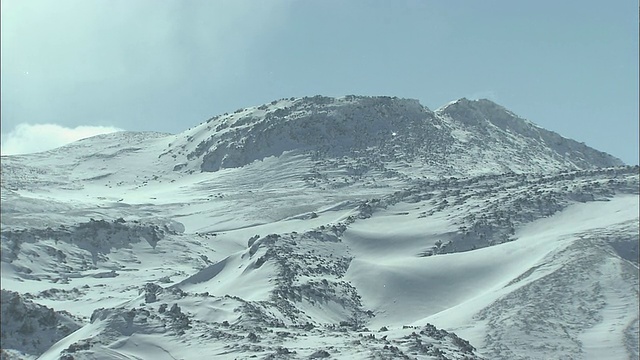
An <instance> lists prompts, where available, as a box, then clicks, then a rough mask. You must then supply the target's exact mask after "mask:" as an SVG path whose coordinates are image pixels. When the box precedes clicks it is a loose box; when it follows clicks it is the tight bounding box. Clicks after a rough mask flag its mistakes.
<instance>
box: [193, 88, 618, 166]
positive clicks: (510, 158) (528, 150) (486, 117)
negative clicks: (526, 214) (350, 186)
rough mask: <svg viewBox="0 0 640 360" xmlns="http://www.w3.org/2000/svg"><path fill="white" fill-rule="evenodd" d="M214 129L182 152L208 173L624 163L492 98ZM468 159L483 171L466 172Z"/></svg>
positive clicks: (294, 110)
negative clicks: (253, 167)
mask: <svg viewBox="0 0 640 360" xmlns="http://www.w3.org/2000/svg"><path fill="white" fill-rule="evenodd" d="M213 125H216V126H215V131H209V130H207V131H200V132H199V133H198V134H199V135H198V136H193V135H190V136H189V139H191V140H190V141H192V142H194V141H196V143H195V144H194V145H195V146H194V145H191V144H183V145H182V146H183V147H184V148H186V149H189V148H190V149H191V151H190V152H189V154H188V156H187V160H188V161H195V160H196V159H200V160H198V161H199V163H200V166H199V167H200V169H201V170H202V171H206V172H210V171H217V170H219V169H223V168H237V167H241V166H244V165H247V164H250V163H252V162H254V161H258V160H263V159H265V158H268V157H271V156H276V157H279V156H281V155H282V154H284V153H289V152H295V153H299V154H315V155H314V156H315V157H318V156H319V157H321V158H325V159H327V158H333V159H337V158H342V157H348V158H353V159H354V161H356V162H371V161H375V162H377V163H380V164H387V165H389V164H390V163H393V162H404V163H411V164H413V165H412V166H417V167H419V168H421V169H423V170H424V171H425V172H427V173H438V174H439V173H442V172H443V171H444V172H451V171H453V172H455V173H456V174H457V171H461V172H462V173H465V172H466V171H473V172H478V171H485V172H504V171H515V172H528V171H535V172H541V171H542V172H544V171H550V170H560V169H567V168H569V169H586V168H593V167H607V166H617V165H621V164H622V162H620V161H619V160H618V159H615V158H613V157H611V156H609V155H607V154H604V153H602V152H599V151H597V150H594V149H591V148H588V147H586V146H584V145H582V144H580V143H577V142H575V141H573V140H570V139H566V138H563V137H561V136H560V135H558V134H556V133H553V132H550V131H547V130H544V129H542V128H540V127H538V126H536V125H534V124H532V123H531V122H529V121H527V120H524V119H522V118H520V117H518V116H517V115H515V114H514V113H512V112H511V111H509V110H507V109H505V108H504V107H502V106H500V105H498V104H496V103H494V102H493V101H491V100H488V99H479V100H469V99H467V98H462V99H458V100H456V101H453V102H451V103H449V104H447V105H445V106H443V107H441V108H439V109H438V110H436V111H435V112H433V111H431V110H429V109H428V108H426V107H425V106H422V105H421V104H420V102H419V101H418V100H415V99H403V98H398V97H390V96H356V95H346V96H343V97H338V98H334V97H327V96H321V95H316V96H311V97H302V98H289V99H281V100H279V101H273V102H271V103H270V104H264V105H261V106H258V107H252V108H247V109H241V110H238V111H236V112H235V113H234V114H230V115H228V114H227V115H226V116H223V117H219V118H216V121H215V123H213V124H209V125H207V129H212V127H213ZM201 130H202V129H201ZM470 154H476V155H474V156H471V155H470ZM472 157H474V158H475V159H476V161H481V162H482V166H479V165H480V163H474V164H471V163H469V164H467V163H468V162H469V160H468V159H470V158H472ZM372 159H375V160H372ZM534 159H536V160H535V161H534ZM381 166H382V165H381ZM453 169H459V170H453Z"/></svg>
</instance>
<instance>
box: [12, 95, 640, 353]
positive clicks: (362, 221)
mask: <svg viewBox="0 0 640 360" xmlns="http://www.w3.org/2000/svg"><path fill="white" fill-rule="evenodd" d="M494 105H495V104H492V103H491V104H487V103H484V102H483V101H479V102H478V101H477V102H469V101H468V100H466V99H461V100H459V101H457V102H452V103H450V104H448V105H447V106H445V107H442V108H440V109H438V110H437V111H436V112H435V113H433V112H430V111H429V110H428V109H426V108H423V107H421V106H420V105H419V104H418V103H417V102H415V101H411V100H404V99H395V98H383V99H378V98H363V97H351V96H347V97H343V98H338V99H331V98H323V97H320V98H318V97H314V98H303V99H300V98H297V99H296V98H292V99H283V100H280V101H275V102H273V103H271V104H267V105H263V106H259V107H253V108H248V109H241V110H239V111H237V112H236V113H234V114H228V115H223V116H219V117H215V118H213V119H211V120H209V121H208V122H205V123H203V124H201V125H199V126H197V127H195V128H192V129H190V130H187V131H185V132H184V133H181V134H177V135H170V134H160V133H131V132H121V133H113V134H107V135H101V136H97V137H94V138H89V139H85V140H81V141H78V142H76V143H73V144H71V145H68V146H65V147H63V148H60V149H56V150H53V151H49V152H44V153H39V154H32V155H19V156H8V157H6V156H3V157H2V193H1V196H2V263H1V265H2V289H3V290H10V291H14V292H17V293H19V294H20V296H21V297H22V300H20V301H26V302H25V303H26V304H31V305H28V306H27V308H33V309H36V305H38V306H42V307H38V308H37V309H39V310H37V311H38V314H41V313H42V314H47V313H48V312H47V311H49V310H46V308H45V307H47V308H50V309H53V310H55V311H57V313H56V314H62V315H60V316H62V317H61V318H64V319H75V320H73V321H75V323H76V324H77V325H78V326H79V327H80V328H79V330H77V331H74V332H73V333H71V334H70V335H68V336H65V337H60V338H55V337H54V335H50V336H51V338H49V339H48V340H52V341H58V340H59V341H58V342H57V343H56V344H55V345H53V346H51V347H50V348H48V349H47V350H46V351H44V352H42V350H41V348H39V347H38V346H37V345H36V343H35V338H33V339H31V338H29V334H30V333H29V328H28V327H23V328H21V329H23V332H16V331H13V332H12V333H11V334H10V335H9V333H5V325H6V324H5V322H4V321H5V320H4V318H3V330H2V332H3V336H9V337H10V338H11V342H10V343H11V344H12V345H11V346H12V347H6V346H5V345H4V344H5V340H4V337H3V346H2V349H3V350H2V351H3V356H6V357H7V358H14V357H15V358H35V357H38V356H40V357H39V358H41V359H59V358H60V357H61V356H65V355H70V356H73V357H74V358H75V359H85V358H86V359H147V358H157V359H208V358H229V359H235V358H248V357H250V356H257V357H258V358H265V357H269V356H271V358H322V357H328V356H330V357H331V358H341V359H369V358H400V357H402V356H407V357H409V358H420V359H436V358H439V356H441V355H440V354H444V355H445V356H447V358H451V359H462V358H464V357H465V356H467V357H468V358H478V359H479V358H486V359H550V358H563V359H565V358H566V359H571V358H574V359H603V358H607V359H629V358H637V356H638V339H637V338H638V317H639V315H638V305H639V304H638V261H637V256H638V254H637V251H638V250H637V249H638V220H639V219H638V213H639V211H640V209H639V205H638V203H639V201H638V169H637V167H612V168H604V169H601V168H598V167H599V166H600V165H601V163H600V161H612V163H611V164H616V163H615V161H614V160H611V159H613V158H610V159H609V158H607V157H598V159H597V160H594V159H595V157H597V156H600V155H597V152H595V150H593V151H594V153H593V154H596V155H593V157H592V158H590V157H589V156H586V155H585V157H583V158H577V157H573V158H571V157H569V158H562V159H561V158H560V157H559V156H560V155H557V154H558V153H557V151H556V150H555V149H554V148H553V147H551V146H548V147H545V146H546V145H545V141H547V140H548V141H551V140H549V139H551V137H552V135H548V134H546V133H542V132H543V131H546V130H544V129H540V128H537V127H535V126H533V127H527V126H528V125H527V126H525V125H522V123H517V124H515V123H507V125H505V123H504V121H506V120H505V117H507V118H508V119H512V118H513V117H514V116H515V115H513V114H512V113H510V112H508V111H506V110H504V109H503V110H504V111H506V115H504V114H503V115H500V116H498V115H495V114H497V112H498V110H499V109H498V110H496V109H497V108H496V106H497V105H495V106H494ZM363 109H364V110H363ZM367 109H369V110H367ZM371 109H374V110H375V111H373V110H371ZM500 109H501V108H500ZM277 111H280V112H279V113H278V112H277ZM372 111H373V112H376V113H380V114H382V115H380V116H381V119H382V120H379V119H378V120H371V121H372V122H373V125H372V127H373V130H372V129H371V128H366V129H365V128H362V126H365V125H366V121H369V120H367V119H369V118H370V117H371V116H373V115H371V114H373V112H372ZM478 111H479V112H480V113H481V114H482V116H488V118H487V120H486V121H487V123H482V122H480V123H478V122H477V121H479V120H478V119H480V118H481V117H478V116H480V115H478ZM386 112H388V113H390V114H397V113H402V114H405V115H406V117H407V118H411V117H416V119H418V115H417V114H427V115H425V116H426V117H425V118H424V119H431V120H429V121H433V122H435V123H437V124H436V125H437V126H436V127H435V128H434V129H437V128H442V129H445V130H446V131H444V130H443V131H444V132H443V134H445V133H446V134H451V137H452V139H453V140H452V141H453V142H452V143H451V144H450V147H447V150H446V151H449V152H451V153H441V154H439V155H441V158H439V157H437V156H436V155H438V154H431V153H430V154H429V155H428V156H427V155H426V153H422V154H419V153H418V154H416V153H411V151H410V149H409V148H403V147H402V145H401V144H400V143H394V142H393V141H399V142H408V141H413V140H410V139H413V138H418V140H419V141H423V140H424V139H423V138H421V137H420V135H419V134H418V133H417V132H416V133H411V131H418V130H417V129H413V130H411V131H409V130H407V129H403V128H402V127H398V126H396V124H393V123H392V124H389V123H387V122H385V121H386V120H385V119H387V118H385V117H384V116H385V115H384V114H385V113H386ZM268 114H275V115H268ZM319 114H320V115H319ZM322 114H329V115H327V116H326V117H323V116H324V115H322ZM461 114H462V115H461ZM469 114H471V115H469ZM500 114H502V113H500ZM463 115H464V117H461V116H463ZM269 116H271V117H269ZM309 116H310V119H311V120H313V121H315V122H305V121H306V120H304V119H306V118H305V117H309ZM420 116H422V115H420ZM492 116H495V117H492ZM301 119H302V120H301ZM331 119H334V120H335V119H337V120H336V121H339V122H341V124H342V125H340V126H339V127H338V128H333V127H331V126H330V124H331V122H330V120H331ZM420 119H422V118H420ZM365 120H366V121H365ZM520 120H521V119H520ZM416 121H417V120H416ZM420 121H423V120H420ZM424 121H427V120H424ZM508 121H512V120H508ZM513 121H515V120H513ZM283 123H284V124H290V125H291V128H290V129H289V128H286V127H285V128H282V127H281V126H282V124H283ZM318 124H324V125H322V126H326V127H324V128H315V130H314V131H322V132H326V137H319V138H318V139H329V140H330V141H329V140H328V141H329V143H324V142H322V141H324V140H322V141H318V142H317V143H309V142H306V143H305V142H304V141H302V140H300V138H297V136H302V135H303V134H306V133H305V132H304V131H303V130H301V129H306V128H307V127H308V126H316V125H318ZM363 124H364V125H363ZM403 124H405V125H406V123H403ZM478 124H484V125H478ZM514 124H515V125H514ZM318 126H320V125H318ZM434 126H435V125H434ZM479 126H482V128H481V129H480V128H479ZM365 127H366V126H365ZM272 128H273V129H276V130H277V131H276V132H275V135H274V134H272V135H273V137H271V138H260V136H261V135H260V134H267V133H268V132H269V131H271V130H269V129H272ZM353 129H355V130H356V131H360V132H361V133H362V134H365V133H366V134H368V135H367V136H369V135H371V134H376V135H375V136H380V138H376V139H378V140H375V141H381V140H380V139H382V138H383V137H385V136H388V138H389V141H390V143H389V144H386V143H380V142H378V143H375V142H373V141H374V140H371V139H370V141H372V142H371V143H369V144H363V143H359V142H360V141H364V140H365V139H364V138H361V137H358V136H355V135H353V134H351V133H350V131H352V130H353ZM305 131H306V130H305ZM434 131H435V130H434ZM387 133H388V134H387ZM529 133H531V134H533V133H535V134H542V135H531V136H532V137H527V136H529V135H530V134H529ZM392 134H397V135H392ZM523 134H525V135H526V136H525V135H523ZM556 135H557V134H556ZM371 136H373V135H371ZM443 136H444V135H443ZM545 136H546V138H545ZM336 137H338V138H340V137H342V138H341V139H342V140H341V141H343V142H344V141H347V142H351V144H350V145H349V146H346V147H345V149H350V150H349V151H342V150H340V151H338V152H336V153H332V152H331V151H333V150H336V148H333V149H329V150H328V152H327V153H325V152H321V151H316V150H317V149H320V148H321V147H323V146H325V145H327V144H329V145H331V144H333V143H331V141H332V140H331V139H334V138H336ZM542 138H544V139H546V140H542V141H540V139H542ZM394 139H396V140H394ZM487 139H491V140H490V141H489V140H487ZM565 140H566V139H565ZM305 141H306V140H305ZM314 141H315V140H314ZM482 141H489V142H490V143H494V144H499V145H496V146H504V151H501V150H495V149H502V148H501V147H496V148H494V150H491V148H479V147H478V148H476V150H474V151H477V153H475V154H476V155H478V157H475V155H474V153H473V152H466V153H465V152H462V151H459V149H461V148H463V147H464V146H463V145H462V144H467V146H469V147H470V148H472V147H473V146H476V145H474V144H479V143H481V142H482ZM562 141H564V140H562ZM567 141H568V140H567ZM534 143H535V146H534V145H532V144H534ZM199 144H203V145H201V147H200V150H202V151H201V152H199V151H198V145H199ZM216 144H218V145H216ZM514 144H520V145H517V146H520V147H521V148H522V149H530V150H531V154H529V155H526V157H524V155H522V154H523V153H521V152H520V150H517V146H516V145H514ZM563 144H564V143H563ZM567 144H569V143H567ZM205 145H206V146H205ZM216 146H218V147H216ZM314 146H317V147H318V148H313V147H314ZM332 146H333V145H332ZM558 146H559V147H561V148H563V146H568V147H572V146H574V145H571V144H569V145H566V144H565V145H558ZM576 146H577V145H576ZM312 148H313V149H312ZM203 149H204V150H203ZM218 149H221V150H218ZM309 149H311V150H309ZM314 149H315V150H314ZM354 149H355V150H354ZM429 149H431V150H433V151H435V150H438V149H439V148H438V147H432V148H424V149H419V151H428V150H429ZM572 149H573V148H572ZM223 150H224V152H223ZM307 150H309V151H307ZM490 150H491V151H490ZM248 151H252V152H251V153H248ZM336 151H337V150H336ZM358 154H364V155H365V156H362V157H361V156H360V155H358ZM605 155H606V154H605ZM434 156H435V157H434ZM366 159H368V160H366ZM429 159H431V160H429ZM434 159H435V160H434ZM438 159H449V160H447V161H449V162H447V163H440V162H439V161H440V160H438ZM451 159H453V160H451ZM607 159H609V160H607ZM476 160H478V161H479V163H475V161H476ZM480 160H481V161H480ZM430 161H433V162H432V163H431V165H429V164H430V163H429V162H430ZM590 161H591V163H590ZM207 164H208V165H207ZM225 164H226V165H225ZM434 164H435V165H434ZM443 164H444V165H443ZM588 164H591V165H588ZM436 165H438V166H436ZM440 165H443V166H442V167H439V166H440ZM202 170H204V171H202ZM16 301H18V300H16ZM32 303H33V304H35V305H33V304H32ZM3 306H5V305H4V302H3ZM4 311H5V309H4V308H3V313H4ZM33 311H36V310H33ZM63 311H64V312H68V315H66V313H63ZM34 314H35V313H34ZM63 315H64V316H63ZM16 319H17V320H15V323H10V324H9V323H7V324H9V325H6V326H15V328H20V326H22V325H24V324H25V323H27V322H29V321H31V320H29V314H28V313H27V316H26V317H19V316H18V317H16ZM7 321H8V320H7ZM12 321H14V320H12ZM65 321H66V320H65ZM69 321H71V320H69ZM31 323H32V324H31V325H33V326H32V327H36V328H37V329H36V330H38V329H40V328H38V325H37V324H38V323H39V322H38V321H35V320H34V321H31ZM430 324H432V325H435V327H436V328H437V329H436V328H433V327H432V325H430ZM15 328H12V329H15ZM438 329H443V331H441V330H438ZM58 330H60V329H58ZM38 331H39V332H36V333H37V334H53V331H52V330H51V331H49V330H47V331H48V332H47V331H40V330H38ZM61 333H64V332H60V331H58V332H57V333H56V334H58V335H55V336H61V335H59V334H61ZM452 333H455V334H457V336H456V335H453V334H452ZM65 334H66V333H65ZM38 336H40V335H38ZM43 336H44V335H43ZM47 336H49V335H47ZM463 339H464V340H463ZM23 340H24V341H23ZM466 341H469V343H470V345H469V343H466ZM6 344H9V341H8V340H7V342H6ZM16 344H17V345H16ZM473 348H475V349H473Z"/></svg>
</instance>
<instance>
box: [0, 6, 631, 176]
mask: <svg viewBox="0 0 640 360" xmlns="http://www.w3.org/2000/svg"><path fill="white" fill-rule="evenodd" d="M1 7H2V8H1V16H2V19H1V32H0V35H1V42H0V45H1V77H0V79H1V80H0V81H1V105H2V106H1V117H2V119H1V120H2V125H1V134H2V153H3V154H10V153H21V152H30V151H41V150H44V149H46V148H47V147H54V146H59V145H63V144H64V143H66V142H69V141H73V140H75V139H79V138H81V137H85V136H90V135H93V134H98V133H103V132H109V131H116V130H121V129H123V130H130V131H160V132H169V133H178V132H182V131H184V130H186V129H188V128H189V127H192V126H195V125H197V124H199V123H201V122H203V121H205V120H207V119H208V118H210V117H212V116H215V115H218V114H222V113H225V112H232V111H234V110H236V109H239V108H243V107H248V106H254V105H260V104H263V103H267V102H270V101H272V100H276V99H280V98H285V97H292V96H294V97H300V96H309V95H316V94H321V95H326V96H342V95H347V94H355V95H389V96H398V97H405V98H413V99H418V100H420V102H421V103H422V104H423V105H425V106H427V107H429V108H430V109H436V108H438V107H440V106H442V105H444V104H446V103H447V102H449V101H452V100H456V99H459V98H462V97H466V98H469V99H478V98H488V99H490V100H492V101H494V102H496V103H498V104H500V105H502V106H504V107H506V108H507V109H509V110H511V111H513V112H514V113H516V114H517V115H519V116H521V117H523V118H526V119H528V120H530V121H532V122H534V123H536V124H538V125H540V126H542V127H544V128H546V129H549V130H552V131H556V132H558V133H559V134H561V135H563V136H565V137H569V138H572V139H575V140H577V141H581V142H585V143H586V144H587V145H589V146H592V147H594V148H596V149H598V150H602V151H605V152H608V153H610V154H612V155H614V156H616V157H619V158H621V159H622V160H623V161H624V162H626V163H627V164H638V162H639V161H638V156H639V155H638V152H639V150H638V132H639V129H638V116H639V115H638V96H639V94H638V66H639V65H638V64H639V60H638V14H639V8H638V2H637V1H630V0H616V1H602V0H600V1H592V0H585V1H581V2H575V1H557V0H554V1H551V0H540V1H510V0H485V1H472V0H464V1H463V0H454V1H445V0H439V1H435V0H434V1H427V0H394V1H382V0H351V1H341V0H307V1H302V0H298V1H293V0H271V1H248V0H228V1H223V0H215V1H213V0H211V1H209V0H191V1H177V0H164V1H157V0H136V1H129V0H92V1H86V0H57V1H50V0H3V1H2V2H1Z"/></svg>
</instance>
